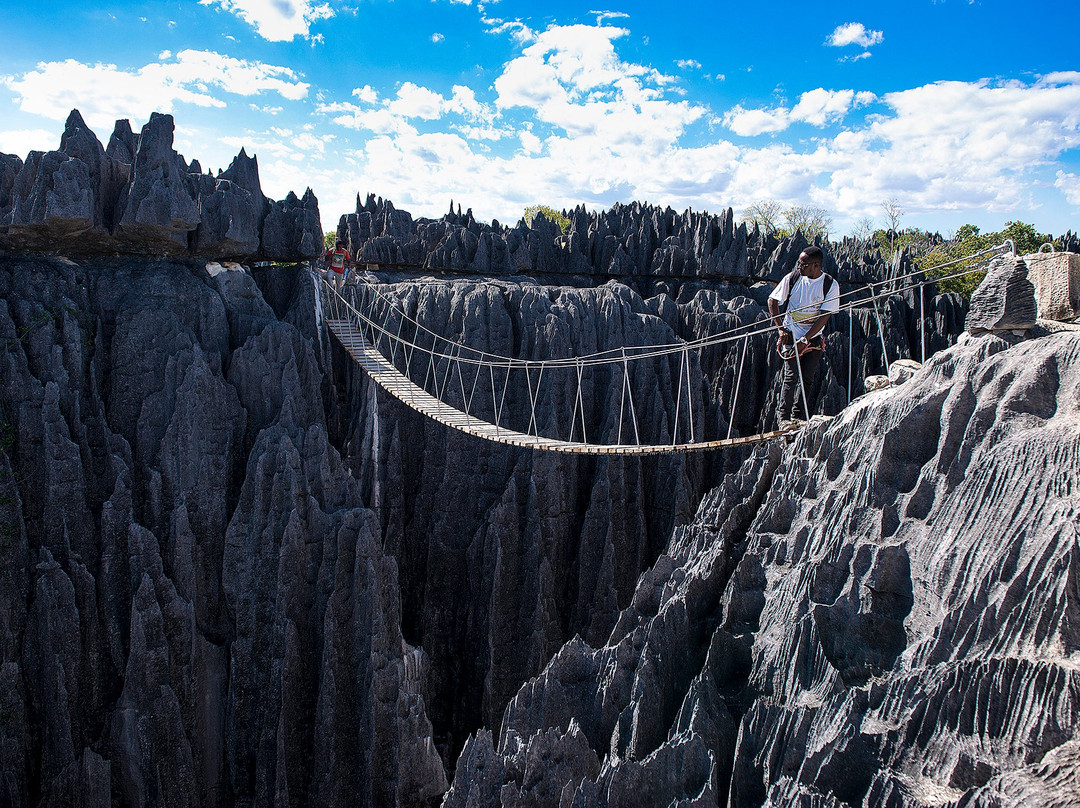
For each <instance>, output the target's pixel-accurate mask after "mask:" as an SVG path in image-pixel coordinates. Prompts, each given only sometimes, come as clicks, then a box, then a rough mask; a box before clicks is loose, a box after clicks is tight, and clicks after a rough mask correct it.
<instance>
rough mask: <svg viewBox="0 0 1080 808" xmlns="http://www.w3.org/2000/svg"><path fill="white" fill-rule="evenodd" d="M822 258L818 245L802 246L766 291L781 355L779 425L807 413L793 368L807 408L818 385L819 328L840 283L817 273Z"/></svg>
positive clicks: (835, 307)
mask: <svg viewBox="0 0 1080 808" xmlns="http://www.w3.org/2000/svg"><path fill="white" fill-rule="evenodd" d="M823 260H824V255H823V253H822V252H821V249H820V248H819V247H807V248H806V249H805V250H803V251H802V253H800V255H799V261H798V264H797V267H796V269H795V270H793V271H792V272H790V273H788V274H787V275H786V276H785V277H784V279H783V280H782V281H780V283H779V284H777V286H776V288H775V289H773V291H772V294H771V295H769V314H770V315H772V321H773V323H774V324H775V325H776V329H777V331H778V339H777V346H776V347H777V350H778V351H779V352H780V355H781V356H782V357H783V358H784V371H783V378H782V380H781V386H780V409H779V412H778V413H777V416H778V418H779V422H780V429H790V428H791V427H793V426H797V425H798V423H799V421H800V414H801V417H802V418H803V419H805V418H808V417H809V415H808V414H807V413H804V412H802V410H803V409H804V407H803V401H802V390H800V380H799V369H800V368H801V369H802V385H805V392H806V400H807V402H808V403H809V406H810V407H813V406H814V402H815V401H816V400H817V394H818V387H819V382H818V365H819V363H820V361H821V352H822V351H824V350H825V339H824V338H823V337H822V336H821V331H822V329H823V328H825V323H827V322H828V321H829V316H830V315H831V314H832V313H833V312H837V311H840V285H839V284H838V283H836V282H835V281H834V280H833V279H832V278H831V277H830V276H829V275H826V274H825V273H824V272H822V270H821V265H822V262H823ZM785 304H786V305H787V309H786V311H784V312H781V310H780V307H781V306H783V305H785ZM781 315H782V316H783V321H781ZM793 415H794V419H793V418H792V416H793Z"/></svg>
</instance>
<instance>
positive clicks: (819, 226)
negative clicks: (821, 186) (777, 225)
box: [784, 205, 832, 241]
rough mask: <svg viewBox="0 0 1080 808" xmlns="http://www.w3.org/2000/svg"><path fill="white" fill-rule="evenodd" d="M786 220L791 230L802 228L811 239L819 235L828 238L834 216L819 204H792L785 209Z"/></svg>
mask: <svg viewBox="0 0 1080 808" xmlns="http://www.w3.org/2000/svg"><path fill="white" fill-rule="evenodd" d="M784 222H785V223H786V224H787V229H788V231H789V232H791V233H794V232H795V231H797V230H801V231H802V234H803V235H804V236H806V238H807V239H808V240H809V241H813V240H814V239H815V238H817V237H819V236H820V237H821V238H826V239H827V238H828V237H829V231H831V230H832V216H830V215H829V211H827V210H825V208H822V207H818V206H817V205H792V206H791V207H789V208H788V209H787V210H785V211H784Z"/></svg>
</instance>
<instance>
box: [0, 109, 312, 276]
mask: <svg viewBox="0 0 1080 808" xmlns="http://www.w3.org/2000/svg"><path fill="white" fill-rule="evenodd" d="M173 130H174V124H173V119H172V116H171V115H160V114H158V113H153V114H151V116H150V121H149V123H147V124H146V126H144V127H143V129H142V132H141V133H140V134H139V135H138V136H136V135H135V134H134V132H132V130H131V126H130V124H129V123H128V122H127V121H117V123H116V127H115V128H114V130H113V133H112V137H111V138H110V139H109V144H108V146H107V147H104V148H103V147H102V145H101V142H100V141H99V140H98V139H97V136H96V135H94V133H93V132H92V131H91V130H90V129H89V128H88V127H87V126H86V123H85V122H84V121H83V119H82V116H81V115H80V114H79V112H78V110H73V111H72V112H71V114H70V115H69V116H68V119H67V123H66V125H65V127H64V134H63V136H62V137H61V140H60V148H59V149H57V150H56V151H50V152H36V151H35V152H31V153H30V154H29V156H28V157H27V158H26V161H25V162H24V161H23V160H21V159H20V158H19V157H18V156H16V155H10V154H4V155H0V250H6V251H10V252H45V253H60V254H66V255H92V254H99V253H109V254H115V253H129V254H143V255H173V256H182V255H197V256H205V257H208V258H215V259H234V260H260V259H263V260H268V261H299V260H303V259H306V258H312V257H315V256H317V255H319V254H321V252H322V244H323V235H322V224H321V222H320V219H319V205H318V200H317V199H316V198H315V195H314V194H313V193H312V192H311V189H308V190H307V191H306V192H305V194H304V196H303V198H297V197H296V196H295V195H294V194H292V193H290V194H289V195H288V197H287V198H286V199H284V200H281V201H272V200H268V199H267V198H266V197H265V196H264V195H263V192H262V188H261V186H260V183H259V167H258V163H257V161H256V159H255V158H254V157H248V156H247V154H246V152H244V150H241V151H240V154H239V155H237V157H236V159H235V160H233V162H232V164H231V165H230V166H229V168H228V169H226V170H224V171H221V172H219V173H218V175H217V176H216V177H214V176H212V175H210V174H204V173H202V169H201V167H200V165H199V163H198V161H193V162H192V163H191V164H190V165H189V164H188V163H187V161H185V160H184V158H183V157H182V156H181V155H180V154H178V153H177V152H176V151H175V150H174V149H173Z"/></svg>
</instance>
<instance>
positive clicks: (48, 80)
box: [3, 50, 308, 127]
mask: <svg viewBox="0 0 1080 808" xmlns="http://www.w3.org/2000/svg"><path fill="white" fill-rule="evenodd" d="M3 82H4V84H5V85H6V86H7V87H8V89H9V90H11V92H12V93H13V94H14V95H15V97H16V102H17V104H18V105H19V109H21V110H22V111H23V112H29V113H33V114H36V115H42V116H44V117H46V118H51V119H53V120H64V118H66V117H67V114H68V113H69V112H70V111H71V110H72V109H75V108H77V109H79V110H80V111H81V112H82V114H83V117H84V118H85V119H86V122H87V123H88V124H89V125H90V126H92V127H109V126H111V125H112V123H113V121H115V120H116V119H118V118H128V119H129V120H131V121H140V120H144V119H145V118H146V117H147V116H148V115H149V112H150V111H151V110H157V111H158V112H172V111H173V110H174V109H175V107H176V105H177V104H181V103H184V104H192V105H195V106H200V107H224V106H225V101H224V100H223V99H222V97H221V96H222V95H224V94H225V93H232V94H236V95H244V96H252V95H259V94H261V93H267V92H269V93H276V94H278V95H280V96H281V97H282V98H285V99H287V100H290V101H297V100H299V99H302V98H304V97H306V96H307V93H308V85H307V83H305V82H302V81H300V80H299V77H298V76H297V74H296V73H295V72H294V71H293V70H292V69H290V68H288V67H279V66H276V65H268V64H265V63H263V62H253V61H247V60H244V59H234V58H232V57H230V56H223V55H222V54H220V53H214V52H213V51H195V50H184V51H180V52H179V53H177V54H176V55H175V56H174V57H171V58H169V59H167V60H163V61H159V62H155V63H153V64H148V65H145V66H144V67H140V68H137V69H134V70H123V69H121V68H118V67H117V66H116V65H111V64H101V63H98V64H93V65H90V64H84V63H82V62H78V61H76V60H74V59H66V60H64V61H62V62H41V63H39V64H38V65H37V67H36V69H35V70H32V71H30V72H28V73H24V74H22V75H20V76H11V77H8V78H6V79H4V80H3Z"/></svg>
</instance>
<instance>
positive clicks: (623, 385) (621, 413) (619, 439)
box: [615, 348, 626, 446]
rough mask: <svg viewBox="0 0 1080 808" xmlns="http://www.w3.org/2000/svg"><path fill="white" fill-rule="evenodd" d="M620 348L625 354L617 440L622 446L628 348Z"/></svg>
mask: <svg viewBox="0 0 1080 808" xmlns="http://www.w3.org/2000/svg"><path fill="white" fill-rule="evenodd" d="M619 350H620V351H622V355H623V361H622V374H623V383H622V395H621V396H620V397H619V434H618V435H617V436H616V438H615V442H616V443H617V444H619V445H620V446H622V422H623V413H624V412H625V410H626V350H625V349H624V348H619Z"/></svg>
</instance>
